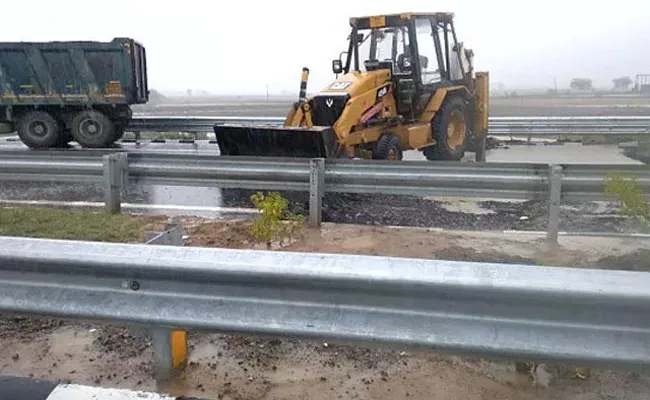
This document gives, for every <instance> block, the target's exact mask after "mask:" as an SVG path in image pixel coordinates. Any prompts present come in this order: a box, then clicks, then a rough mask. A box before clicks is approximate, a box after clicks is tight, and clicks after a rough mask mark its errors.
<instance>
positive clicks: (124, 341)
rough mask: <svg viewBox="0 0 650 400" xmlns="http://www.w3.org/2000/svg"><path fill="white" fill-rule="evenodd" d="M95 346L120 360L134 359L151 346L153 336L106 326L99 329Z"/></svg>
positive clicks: (124, 328)
mask: <svg viewBox="0 0 650 400" xmlns="http://www.w3.org/2000/svg"><path fill="white" fill-rule="evenodd" d="M97 332H98V334H97V335H96V336H95V338H94V340H93V345H94V346H96V347H97V348H98V349H99V350H100V351H101V352H104V353H114V355H115V356H117V357H118V358H120V359H124V358H133V357H136V356H138V355H139V354H142V353H143V352H145V351H146V350H147V349H149V347H150V346H151V335H149V334H148V333H147V332H145V331H137V333H135V334H134V331H133V330H132V331H129V329H128V328H126V327H116V326H110V325H106V326H103V327H102V328H101V329H99V330H98V331H97Z"/></svg>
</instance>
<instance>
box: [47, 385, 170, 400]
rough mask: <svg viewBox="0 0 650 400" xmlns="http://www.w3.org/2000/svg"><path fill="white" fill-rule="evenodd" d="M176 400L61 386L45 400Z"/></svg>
mask: <svg viewBox="0 0 650 400" xmlns="http://www.w3.org/2000/svg"><path fill="white" fill-rule="evenodd" d="M90 399H92V400H174V399H175V397H169V396H165V395H160V394H157V393H149V392H135V391H132V390H126V389H105V388H96V387H91V386H83V385H59V386H57V387H56V388H55V389H54V390H53V391H52V393H50V395H49V396H48V397H47V399H45V400H90Z"/></svg>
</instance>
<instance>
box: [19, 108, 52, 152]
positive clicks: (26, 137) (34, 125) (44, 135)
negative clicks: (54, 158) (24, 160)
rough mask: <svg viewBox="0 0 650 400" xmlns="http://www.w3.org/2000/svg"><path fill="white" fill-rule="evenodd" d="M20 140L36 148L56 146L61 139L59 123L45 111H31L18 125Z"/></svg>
mask: <svg viewBox="0 0 650 400" xmlns="http://www.w3.org/2000/svg"><path fill="white" fill-rule="evenodd" d="M16 131H17V132H18V137H19V138H20V141H21V142H23V143H24V144H26V145H27V146H29V147H31V148H34V149H43V148H51V147H56V146H57V144H58V143H59V140H60V127H59V123H58V122H57V121H56V119H55V118H54V117H52V116H51V115H50V114H49V113H47V112H45V111H30V112H28V113H27V114H25V115H23V116H22V117H21V118H20V120H19V121H18V124H17V126H16Z"/></svg>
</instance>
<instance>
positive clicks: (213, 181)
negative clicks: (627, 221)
mask: <svg viewBox="0 0 650 400" xmlns="http://www.w3.org/2000/svg"><path fill="white" fill-rule="evenodd" d="M610 172H620V173H621V174H623V175H625V176H631V177H634V178H635V179H636V180H637V182H638V184H639V185H640V187H641V188H642V189H643V190H645V191H649V192H650V169H649V168H648V167H647V166H644V165H624V166H623V165H622V166H615V165H581V164H576V165H570V164H569V165H547V164H508V163H464V162H445V161H441V162H430V161H402V162H399V163H396V162H391V161H376V160H323V159H312V160H310V159H304V158H253V157H223V156H219V157H215V156H209V155H196V154H177V153H175V154H170V153H127V152H115V151H103V150H100V151H83V150H82V151H31V152H17V151H0V180H19V181H30V180H31V181H72V182H78V181H95V182H103V184H104V187H105V195H106V200H105V202H106V208H107V210H108V211H109V212H119V211H120V193H121V192H122V190H123V189H124V188H126V186H127V185H128V184H154V185H177V186H202V187H221V188H241V189H267V190H296V191H308V192H310V215H309V222H310V223H311V224H312V225H313V226H318V225H320V221H321V205H322V199H323V195H324V193H325V192H340V193H384V194H395V195H410V196H421V195H438V196H454V197H481V198H493V199H544V198H546V199H549V213H548V238H549V240H550V241H552V242H556V241H557V236H558V225H559V207H560V202H561V200H563V199H564V200H611V198H607V197H606V196H605V178H606V176H607V174H608V173H610Z"/></svg>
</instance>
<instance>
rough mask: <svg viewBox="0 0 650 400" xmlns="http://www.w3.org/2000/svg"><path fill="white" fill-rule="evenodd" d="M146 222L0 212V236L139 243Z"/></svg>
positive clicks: (117, 217)
mask: <svg viewBox="0 0 650 400" xmlns="http://www.w3.org/2000/svg"><path fill="white" fill-rule="evenodd" d="M147 224H148V221H147V220H145V219H140V218H135V217H132V216H129V215H122V214H117V215H108V214H105V213H103V212H90V211H66V210H57V209H49V208H0V236H24V237H33V238H47V239H66V240H90V241H98V242H139V243H142V242H143V241H144V238H145V236H144V235H145V234H144V232H145V228H146V226H147Z"/></svg>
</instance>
